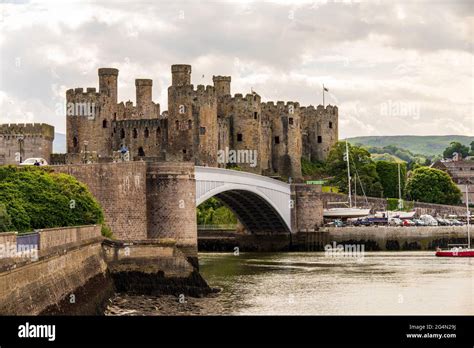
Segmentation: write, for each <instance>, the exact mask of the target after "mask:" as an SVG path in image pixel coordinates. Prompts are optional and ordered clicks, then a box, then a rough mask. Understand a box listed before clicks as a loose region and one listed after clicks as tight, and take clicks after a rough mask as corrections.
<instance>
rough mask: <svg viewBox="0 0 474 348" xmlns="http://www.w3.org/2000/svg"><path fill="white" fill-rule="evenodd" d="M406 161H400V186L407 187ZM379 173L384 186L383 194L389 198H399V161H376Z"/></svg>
mask: <svg viewBox="0 0 474 348" xmlns="http://www.w3.org/2000/svg"><path fill="white" fill-rule="evenodd" d="M406 167H407V166H406V163H400V182H401V183H400V186H401V188H402V191H403V190H404V187H405V177H406V172H407V169H406ZM376 168H377V174H378V176H379V178H380V183H381V184H382V187H383V195H384V197H387V198H398V163H395V162H386V161H378V162H376Z"/></svg>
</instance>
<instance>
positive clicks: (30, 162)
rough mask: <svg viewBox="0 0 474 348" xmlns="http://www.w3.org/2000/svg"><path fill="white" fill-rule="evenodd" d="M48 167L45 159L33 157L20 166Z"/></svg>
mask: <svg viewBox="0 0 474 348" xmlns="http://www.w3.org/2000/svg"><path fill="white" fill-rule="evenodd" d="M35 165H36V166H47V165H48V162H47V161H46V160H45V159H44V158H40V157H32V158H27V159H26V160H24V161H23V162H21V163H20V166H35Z"/></svg>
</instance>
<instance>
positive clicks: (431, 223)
mask: <svg viewBox="0 0 474 348" xmlns="http://www.w3.org/2000/svg"><path fill="white" fill-rule="evenodd" d="M420 219H421V220H423V221H424V223H425V224H426V226H438V221H436V219H435V218H434V217H432V216H431V215H428V214H425V215H421V216H420Z"/></svg>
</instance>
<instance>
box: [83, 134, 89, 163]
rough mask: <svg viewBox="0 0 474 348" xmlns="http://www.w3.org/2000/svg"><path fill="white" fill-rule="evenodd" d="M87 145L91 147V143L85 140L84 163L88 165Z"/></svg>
mask: <svg viewBox="0 0 474 348" xmlns="http://www.w3.org/2000/svg"><path fill="white" fill-rule="evenodd" d="M87 145H89V142H88V141H87V140H84V163H87Z"/></svg>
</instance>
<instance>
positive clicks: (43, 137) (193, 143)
mask: <svg viewBox="0 0 474 348" xmlns="http://www.w3.org/2000/svg"><path fill="white" fill-rule="evenodd" d="M118 74H119V71H118V70H117V69H113V68H102V69H99V91H97V90H96V88H87V89H86V90H85V91H84V89H83V88H75V89H69V90H67V91H66V102H67V105H66V107H67V112H66V114H67V115H66V127H67V128H66V133H67V134H66V138H67V155H66V156H65V157H62V161H63V160H64V161H65V162H66V163H81V162H85V161H87V162H89V161H92V162H107V161H112V160H117V159H118V153H119V150H120V149H124V148H126V149H127V150H128V154H129V159H130V160H140V159H146V160H164V161H190V162H194V163H195V164H196V165H200V166H214V167H222V168H226V167H233V166H234V167H235V166H237V167H239V168H241V169H242V170H245V171H249V172H253V173H256V174H263V175H270V176H281V177H285V178H290V177H291V178H292V179H293V180H299V179H301V177H302V174H301V158H302V157H304V158H306V159H307V160H310V161H315V160H320V161H321V160H325V158H326V157H327V154H328V153H329V151H330V149H331V147H332V146H333V145H334V144H335V143H336V142H337V140H338V109H337V107H336V106H331V105H328V106H326V107H324V106H322V105H319V106H317V107H313V106H308V107H303V106H300V105H299V103H297V102H291V101H289V102H286V103H284V102H282V101H278V102H276V103H274V102H262V100H261V97H260V95H258V94H257V93H255V92H252V93H250V94H247V95H245V96H243V95H242V94H235V95H234V96H232V95H231V77H230V76H213V79H212V80H213V83H214V86H203V85H199V86H197V88H194V86H193V85H192V84H191V66H190V65H172V66H171V74H172V84H171V86H170V87H169V88H168V110H167V111H164V112H161V110H160V105H159V104H158V103H155V102H153V99H152V85H153V81H152V80H150V79H137V80H135V86H136V104H135V105H134V104H133V103H132V102H131V101H127V102H125V103H124V102H120V103H119V102H118V100H117V80H118ZM2 127H3V128H5V129H3V128H2V130H1V132H0V141H1V142H2V143H0V153H1V152H3V153H4V154H3V156H4V161H3V163H6V164H8V163H18V158H15V154H17V153H18V151H19V146H21V143H20V144H19V142H18V139H17V137H19V136H20V137H23V136H26V141H27V143H28V144H29V145H28V146H26V148H27V149H30V148H31V149H35V148H37V149H39V148H41V149H42V150H41V151H36V152H37V153H33V152H31V151H29V152H28V155H24V156H23V159H25V158H27V157H43V158H45V159H47V160H48V161H49V159H50V158H51V157H50V154H51V142H52V139H53V138H54V129H53V128H52V127H51V126H47V125H40V124H29V125H12V126H9V125H3V126H2ZM45 127H46V128H45ZM48 127H51V129H50V128H48ZM35 139H36V140H35ZM33 140H34V141H33ZM43 143H44V144H43ZM30 152H31V153H30ZM0 157H1V156H0ZM16 157H18V156H16ZM55 158H59V157H58V156H56V157H55ZM62 161H61V162H62ZM54 162H55V160H54V159H53V163H54Z"/></svg>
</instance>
